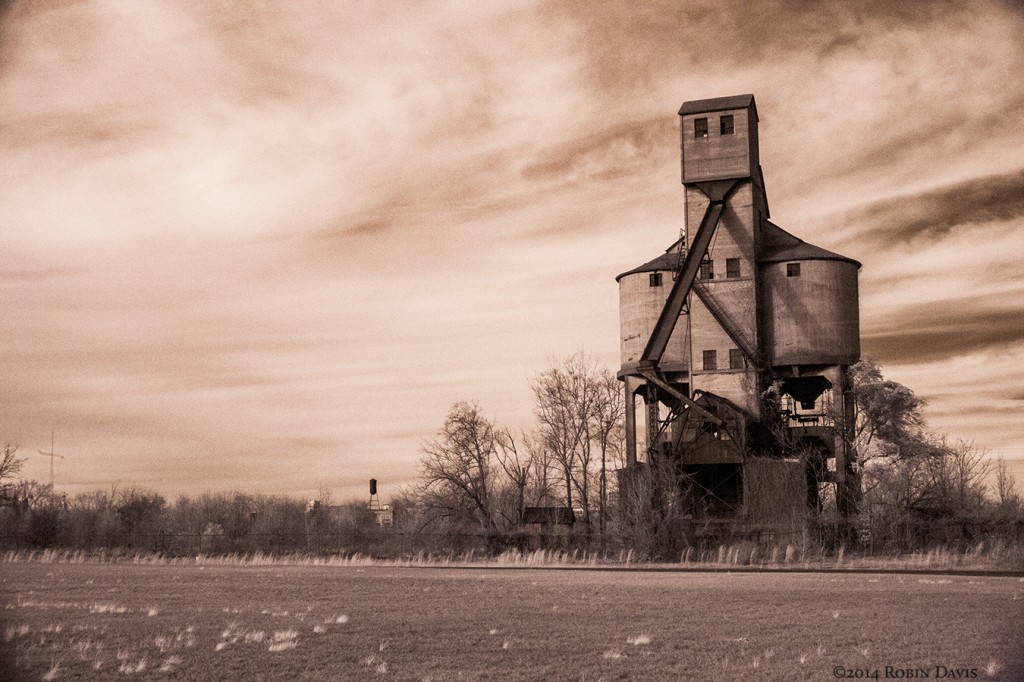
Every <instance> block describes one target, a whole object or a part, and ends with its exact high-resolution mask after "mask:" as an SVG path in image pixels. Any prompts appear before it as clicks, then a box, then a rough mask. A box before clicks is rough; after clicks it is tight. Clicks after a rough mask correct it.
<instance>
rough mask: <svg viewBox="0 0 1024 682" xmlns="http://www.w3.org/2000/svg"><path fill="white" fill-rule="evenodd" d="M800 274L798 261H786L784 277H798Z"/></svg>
mask: <svg viewBox="0 0 1024 682" xmlns="http://www.w3.org/2000/svg"><path fill="white" fill-rule="evenodd" d="M799 276H800V264H799V263H786V277H799Z"/></svg>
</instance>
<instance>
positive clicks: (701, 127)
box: [693, 118, 708, 138]
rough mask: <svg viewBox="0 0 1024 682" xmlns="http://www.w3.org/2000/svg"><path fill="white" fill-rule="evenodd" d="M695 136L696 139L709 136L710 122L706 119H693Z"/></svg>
mask: <svg viewBox="0 0 1024 682" xmlns="http://www.w3.org/2000/svg"><path fill="white" fill-rule="evenodd" d="M693 136H694V137H695V138H697V137H707V136H708V120H707V119H706V118H695V119H693Z"/></svg>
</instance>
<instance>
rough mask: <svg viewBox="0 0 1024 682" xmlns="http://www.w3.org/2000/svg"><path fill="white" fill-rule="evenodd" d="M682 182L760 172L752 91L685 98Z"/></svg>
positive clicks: (682, 111) (743, 176)
mask: <svg viewBox="0 0 1024 682" xmlns="http://www.w3.org/2000/svg"><path fill="white" fill-rule="evenodd" d="M679 116H680V117H681V118H682V137H683V140H682V148H683V182H684V183H691V182H704V181H707V180H725V179H731V178H746V177H755V176H757V175H758V167H759V163H760V161H759V159H758V153H757V107H756V106H755V104H754V96H753V95H734V96H732V97H715V98H713V99H698V100H693V101H690V102H684V103H683V106H682V108H680V109H679Z"/></svg>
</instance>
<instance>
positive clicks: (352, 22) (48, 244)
mask: <svg viewBox="0 0 1024 682" xmlns="http://www.w3.org/2000/svg"><path fill="white" fill-rule="evenodd" d="M0 8H2V11H0V153H2V154H3V158H4V164H3V165H2V167H0V228H2V229H0V307H2V309H3V311H4V323H5V327H4V331H5V333H4V334H3V335H2V336H0V374H2V375H3V376H5V377H6V380H5V383H4V391H3V392H0V439H2V438H9V439H11V440H12V441H15V442H19V443H22V444H23V445H24V446H25V447H28V448H30V449H31V448H32V447H33V446H32V444H33V443H38V444H39V445H40V446H42V445H44V444H43V443H42V442H41V440H40V439H42V438H44V437H46V436H47V435H48V434H49V431H50V428H51V427H53V426H56V427H57V429H58V439H59V440H60V439H66V440H65V445H66V447H67V449H68V450H69V452H73V453H74V457H69V459H68V460H67V461H66V462H64V466H66V467H69V468H68V469H67V470H66V471H65V475H66V478H65V480H67V481H79V482H81V483H82V484H83V485H84V484H85V483H86V482H89V483H90V484H92V483H94V482H95V481H97V480H102V479H103V478H104V477H109V478H110V479H112V480H113V479H119V480H133V481H139V482H144V483H145V484H147V485H153V486H156V487H159V488H160V489H161V490H164V491H166V492H177V491H181V490H184V489H187V488H189V487H190V486H191V487H193V488H195V487H199V488H203V487H232V486H234V487H247V486H250V487H259V485H260V483H261V482H262V481H266V480H271V479H272V480H275V481H277V482H278V483H279V484H280V487H281V489H289V490H303V489H310V488H311V487H312V486H314V485H315V484H314V481H315V480H318V479H319V480H326V481H328V482H329V483H334V484H336V485H338V486H339V487H341V486H343V485H347V484H348V483H349V482H350V481H360V483H353V485H359V486H361V481H362V479H363V478H367V477H369V475H377V477H378V478H380V479H382V480H385V476H384V475H382V472H386V473H387V476H388V477H391V478H392V480H395V481H400V480H404V479H408V478H409V477H411V476H413V475H414V471H415V469H414V467H415V460H416V457H417V452H416V449H417V444H418V443H419V442H420V441H421V440H422V438H423V437H424V436H429V435H430V434H431V433H433V432H434V430H435V429H436V426H437V424H439V423H440V420H441V418H442V417H443V414H444V412H445V410H446V408H447V406H448V405H449V404H450V403H451V402H454V401H455V400H463V399H473V398H475V399H478V400H479V401H480V402H481V403H482V404H484V405H485V406H487V407H488V408H489V409H492V410H493V411H494V413H495V415H496V416H498V417H499V418H500V419H502V420H504V421H508V422H512V423H514V424H525V423H526V422H528V420H529V418H530V409H531V408H530V403H529V401H530V397H529V389H528V384H527V381H528V379H529V377H530V376H531V375H532V373H534V372H536V371H538V370H539V369H542V368H543V366H544V364H545V363H546V362H547V361H548V359H549V358H551V357H557V356H558V355H561V354H568V353H570V352H572V351H574V350H576V349H577V348H579V347H580V346H585V347H587V348H589V349H590V350H592V351H593V352H594V353H595V354H596V355H597V356H598V357H600V358H601V359H602V360H603V361H606V362H608V363H609V364H614V363H615V362H616V359H617V356H616V354H617V339H618V334H617V330H616V325H617V324H618V312H617V294H616V288H615V283H614V280H613V277H614V276H615V275H616V274H618V273H619V272H622V271H624V270H628V269H629V268H631V267H633V266H635V265H637V264H638V263H640V262H643V261H645V260H648V259H649V258H651V257H652V256H654V255H656V254H657V253H659V252H660V251H661V249H663V248H664V246H665V245H667V244H668V243H670V242H671V241H673V240H674V239H675V237H676V236H677V235H678V233H679V230H680V228H681V227H682V224H681V211H682V205H681V202H682V199H681V190H680V187H679V159H678V133H677V130H676V125H677V124H676V117H675V111H676V110H677V108H678V106H679V104H680V103H681V102H682V101H683V100H687V99H697V98H701V97H708V96H717V95H723V94H733V93H738V92H754V93H755V95H756V96H757V101H758V107H759V113H760V115H761V124H760V125H761V149H762V157H761V158H762V165H763V166H764V170H765V176H766V180H767V183H768V192H769V197H770V199H771V202H772V215H773V218H774V219H776V220H777V221H778V222H779V223H780V224H781V225H783V226H784V227H786V228H787V229H790V230H791V231H793V232H795V233H796V234H798V235H799V236H801V237H803V238H806V239H808V240H809V241H812V242H815V243H819V244H821V245H822V246H824V247H826V248H831V249H834V250H837V251H840V252H842V253H847V254H848V255H851V256H853V257H856V258H858V259H860V260H862V261H863V262H864V263H865V267H864V270H863V271H862V279H861V283H862V292H863V296H862V313H863V318H864V325H863V329H864V332H865V338H864V346H865V349H866V350H869V351H871V352H875V353H878V354H879V355H881V356H882V357H883V358H885V359H887V361H889V362H892V363H902V365H900V366H901V367H903V368H904V371H906V372H907V376H908V377H910V378H911V379H912V380H913V381H915V382H918V385H917V386H915V388H917V389H918V390H919V392H921V393H924V394H928V392H929V391H932V392H935V393H936V394H938V393H941V392H944V391H947V390H948V387H946V386H945V384H943V383H942V380H941V379H940V377H939V372H940V365H941V362H948V361H953V360H956V357H957V354H962V353H975V354H984V353H999V352H1012V351H1013V348H1014V347H1015V346H1018V345H1019V344H1020V326H1019V324H1017V323H1016V322H1015V319H1014V317H1013V316H1014V315H1015V314H1017V312H1018V310H1017V309H1018V308H1019V306H1018V305H1017V304H1016V302H1019V300H1020V297H1021V286H1022V285H1024V282H1021V281H1020V280H1021V276H1020V274H1019V268H1018V267H1017V265H1016V263H1015V255H1014V254H1016V253H1017V251H1019V249H1016V250H1015V246H1014V245H1015V244H1017V245H1019V239H1020V238H1021V237H1024V223H1022V222H1021V217H1020V216H1021V204H1020V196H1021V189H1022V187H1024V176H1022V172H1021V163H1020V159H1021V158H1024V157H1022V154H1024V140H1022V136H1021V135H1020V134H1019V133H1017V132H1016V131H1019V130H1020V129H1022V127H1024V89H1022V88H1021V86H1020V85H1019V78H1018V75H1019V73H1020V72H1021V71H1022V70H1024V45H1022V44H1021V43H1020V41H1019V35H1020V34H1021V31H1022V27H1024V19H1022V17H1021V13H1020V12H1019V11H1018V10H1019V8H1016V7H1014V6H1013V5H1011V4H1006V3H996V2H970V3H968V2H953V1H951V2H943V3H890V2H873V3H869V4H867V5H865V4H863V3H860V4H857V5H856V6H854V5H845V4H841V3H839V4H830V5H827V6H821V5H820V4H817V3H798V4H793V3H788V2H781V1H780V2H772V3H758V4H756V5H755V6H750V4H749V3H744V2H740V1H739V0H731V1H730V2H717V1H716V2H712V1H710V0H709V1H707V2H687V3H676V2H657V3H645V4H644V5H643V6H642V7H637V5H636V3H632V4H631V3H625V2H614V1H610V0H609V1H607V2H599V3H591V4H588V5H586V6H585V7H584V6H581V5H580V4H579V3H576V2H569V1H564V2H563V1H555V2H536V3H521V2H511V1H510V2H496V3H479V4H476V5H472V6H471V5H467V4H466V3H448V2H426V3H415V4H404V5H402V6H400V7H399V6H394V5H378V4H361V5H359V4H357V5H339V4H338V3H330V2H321V1H320V0H304V1H303V2H299V3H296V2H294V1H287V2H286V1H284V0H280V1H271V2H262V3H258V4H253V3H251V2H243V1H241V0H238V1H235V0H227V1H224V2H218V3H212V4H211V3H206V4H203V3H191V4H182V3H177V2H170V1H163V2H161V1H154V2H148V3H102V2H96V1H88V0H87V1H83V2H77V3H64V2H12V3H7V4H6V5H0ZM894 292H899V295H896V294H895V293H894ZM964 292H970V293H971V294H973V295H975V296H976V297H977V299H978V300H977V301H975V302H974V303H973V304H971V302H970V301H969V300H965V294H964ZM1000 297H1002V298H1000ZM953 311H963V314H960V313H959V312H956V313H954V312H953ZM947 332H948V333H947ZM971 357H974V356H973V355H972V356H971ZM938 358H942V359H943V360H941V361H940V360H938ZM1019 378H1021V379H1024V377H1019ZM964 390H968V391H970V390H975V389H970V388H968V389H964ZM958 424H959V422H958ZM1001 424H1002V426H999V427H998V429H999V431H1000V434H1002V435H1001V436H1000V438H1001V439H1002V441H1003V442H1009V440H1012V438H1018V439H1019V440H1020V441H1022V442H1024V435H1020V434H1019V426H1018V427H1014V426H1013V425H1012V424H1011V421H1010V420H1009V418H1008V417H1007V418H1006V419H1005V420H1004V422H1001ZM1014 428H1017V434H1018V435H1017V436H1014V435H1013V429H1014ZM62 433H63V435H62ZM1007 434H1009V435H1007ZM60 446H61V444H60V443H58V447H60ZM268 451H273V454H272V455H268V454H267V452H268ZM128 454H130V457H129V456H128ZM36 465H38V466H39V467H42V466H43V463H42V462H36V463H32V464H31V465H30V466H36ZM41 471H42V470H41V469H40V470H39V471H34V470H30V471H29V473H30V475H33V474H37V475H38V474H40V472H41ZM60 476H61V474H60V473H58V479H60ZM247 481H249V482H250V483H248V484H247Z"/></svg>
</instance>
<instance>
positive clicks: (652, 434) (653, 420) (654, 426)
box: [647, 384, 661, 461]
mask: <svg viewBox="0 0 1024 682" xmlns="http://www.w3.org/2000/svg"><path fill="white" fill-rule="evenodd" d="M660 421H661V406H660V404H659V403H658V388H657V387H656V386H652V385H651V384H647V453H648V454H647V461H651V454H652V453H654V452H657V449H658V447H660V446H659V443H658V435H659V434H658V430H659V426H660Z"/></svg>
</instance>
